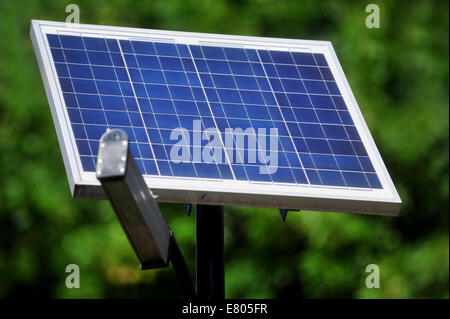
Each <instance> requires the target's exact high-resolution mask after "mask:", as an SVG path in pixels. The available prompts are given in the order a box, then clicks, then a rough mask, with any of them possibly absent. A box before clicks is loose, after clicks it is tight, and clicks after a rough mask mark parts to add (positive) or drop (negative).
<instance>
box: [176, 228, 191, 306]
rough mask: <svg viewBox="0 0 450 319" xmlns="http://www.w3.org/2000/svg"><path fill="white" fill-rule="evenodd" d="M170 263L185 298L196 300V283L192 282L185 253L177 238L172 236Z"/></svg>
mask: <svg viewBox="0 0 450 319" xmlns="http://www.w3.org/2000/svg"><path fill="white" fill-rule="evenodd" d="M170 261H171V262H172V266H173V269H174V270H175V273H176V275H177V278H178V281H179V282H180V285H181V290H182V291H183V295H184V297H185V298H189V299H194V298H195V297H196V292H195V287H194V281H193V280H192V277H191V273H190V272H189V268H188V266H187V264H186V261H185V260H184V257H183V253H182V252H181V250H180V247H179V246H178V243H177V241H176V239H175V237H173V236H172V238H171V242H170Z"/></svg>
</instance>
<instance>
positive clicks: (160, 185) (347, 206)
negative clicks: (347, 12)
mask: <svg viewBox="0 0 450 319" xmlns="http://www.w3.org/2000/svg"><path fill="white" fill-rule="evenodd" d="M47 33H53V34H55V33H57V34H66V35H76V36H81V35H82V36H85V37H105V38H114V39H133V40H144V41H145V40H146V41H160V42H171V43H182V44H195V45H215V46H217V45H220V46H224V47H225V46H228V47H240V48H252V49H266V50H267V49H268V50H279V51H287V50H290V51H292V52H313V53H322V54H324V55H325V57H326V60H327V61H328V64H329V67H330V69H331V71H332V73H333V75H334V77H335V81H336V83H337V85H338V88H339V90H340V91H341V94H342V97H343V99H344V101H345V103H346V105H347V108H348V111H349V112H350V114H351V116H352V119H353V121H354V123H355V126H356V127H357V130H358V133H359V135H360V136H361V140H362V141H363V144H364V146H365V148H366V151H367V153H368V155H369V157H370V159H371V161H372V164H373V166H374V168H375V172H376V173H377V175H378V177H379V180H380V182H381V185H382V187H383V188H382V189H365V188H363V189H359V188H349V187H330V186H316V185H299V184H290V185H289V184H281V183H272V184H269V183H261V182H249V181H238V180H213V179H189V178H182V177H180V178H176V179H174V177H170V178H168V177H160V176H147V175H145V176H144V178H145V181H146V183H147V185H148V186H149V187H150V188H151V190H152V192H153V193H155V194H156V195H158V201H160V202H170V203H197V204H211V205H232V206H255V207H269V208H288V209H297V210H320V211H331V212H349V213H362V214H372V215H390V216H396V215H398V213H399V211H400V206H401V199H400V197H399V195H398V193H397V191H396V188H395V186H394V184H393V182H392V180H391V178H390V176H389V173H388V171H387V169H386V167H385V164H384V163H383V160H382V158H381V156H380V154H379V151H378V149H377V147H376V145H375V142H374V140H373V139H372V136H371V134H370V132H369V129H368V127H367V125H366V123H365V121H364V119H363V116H362V114H361V111H360V109H359V106H358V104H357V102H356V100H355V97H354V95H353V93H352V91H351V89H350V86H349V84H348V82H347V79H346V77H345V75H344V72H343V70H342V67H341V65H340V63H339V61H338V59H337V56H336V54H335V51H334V49H333V46H332V44H331V43H330V42H329V41H310V40H291V39H279V38H261V37H248V36H231V35H217V34H206V33H191V32H178V31H162V30H151V29H138V28H124V27H110V26H98V25H84V24H68V23H64V22H51V21H41V20H32V22H31V28H30V35H31V39H32V42H33V45H34V49H35V52H36V56H37V60H38V63H39V68H40V71H41V75H42V78H43V80H44V85H45V90H46V94H47V98H48V101H49V104H50V109H51V113H52V117H53V121H54V124H55V128H56V132H57V136H58V141H59V144H60V148H61V152H62V155H63V159H64V165H65V169H66V173H67V177H68V180H69V184H70V189H71V193H72V196H74V197H84V198H99V199H105V198H106V194H105V193H104V191H103V189H102V187H101V185H100V183H99V181H98V180H97V178H96V176H95V172H85V171H83V169H82V166H81V162H80V159H79V156H78V152H77V147H76V143H75V138H74V135H73V132H72V130H71V125H70V120H69V117H68V113H67V110H66V108H65V104H64V99H63V95H62V90H61V88H60V84H59V81H58V77H57V74H56V70H55V67H54V64H53V63H52V57H51V52H50V48H49V44H48V41H47V38H46V34H47Z"/></svg>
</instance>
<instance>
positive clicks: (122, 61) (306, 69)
mask: <svg viewBox="0 0 450 319" xmlns="http://www.w3.org/2000/svg"><path fill="white" fill-rule="evenodd" d="M47 39H48V43H49V46H50V50H51V52H52V57H53V62H54V66H55V69H56V72H57V75H58V78H59V82H60V86H61V89H62V92H63V96H64V101H65V105H66V108H67V112H68V116H69V119H70V121H71V124H72V130H73V134H74V137H75V140H76V145H77V148H78V153H79V155H80V161H81V164H82V166H83V169H84V170H85V171H95V165H96V161H97V151H98V142H99V139H100V137H101V135H102V134H103V133H104V132H105V131H106V129H107V128H111V129H114V128H120V129H123V130H125V131H126V132H127V133H128V135H129V137H130V148H131V152H132V154H133V156H134V157H135V159H136V162H137V164H138V166H139V168H140V169H141V171H142V172H143V174H147V175H158V176H176V177H194V178H212V179H237V180H250V181H258V182H269V183H272V182H274V183H289V184H312V185H325V186H341V187H356V188H382V186H381V183H380V180H379V179H378V176H377V174H376V173H375V170H374V167H373V165H372V162H371V160H370V158H369V157H368V154H367V152H366V150H365V147H364V145H363V143H362V141H361V138H360V135H359V134H358V130H357V129H356V127H355V125H354V123H353V120H352V118H351V115H350V113H349V111H348V109H347V106H346V104H345V102H344V99H343V98H342V96H341V92H340V90H339V88H338V86H337V84H336V82H335V78H334V76H333V73H332V72H331V70H330V68H329V66H328V63H327V61H326V58H325V56H324V55H323V54H319V53H303V52H289V51H268V50H254V49H243V48H230V47H225V48H222V47H217V46H198V45H189V46H188V45H185V44H174V43H157V42H145V41H128V40H116V39H103V38H92V37H77V36H67V35H56V34H48V35H47ZM180 127H181V128H183V129H184V130H183V131H181V130H176V129H178V128H180ZM207 128H213V129H215V130H218V131H219V132H220V136H219V135H216V136H212V137H211V136H209V139H208V140H202V139H200V144H201V145H198V146H195V147H193V146H192V145H193V141H192V139H193V138H195V137H194V136H195V135H196V133H197V132H198V133H199V134H200V133H201V132H203V131H204V130H205V129H207ZM228 128H231V129H238V128H240V129H242V130H245V129H247V128H253V129H254V130H255V132H258V129H265V130H266V132H267V135H268V136H266V137H265V140H264V139H261V140H258V141H256V142H254V143H251V142H249V140H248V139H246V137H245V135H243V134H241V135H237V136H236V139H240V138H241V137H242V139H243V141H244V144H243V145H242V144H239V145H240V148H236V144H233V143H232V144H231V147H230V144H227V143H226V142H225V140H226V135H225V130H226V129H228ZM271 129H272V131H270V130H271ZM274 129H276V130H277V132H278V134H277V135H275V141H276V145H277V149H276V152H275V153H274V155H276V159H277V160H276V163H274V162H270V161H267V159H268V157H267V155H268V151H267V152H265V151H263V150H265V149H266V147H267V145H269V143H270V136H269V135H273V134H275V133H273V132H275V131H273V130H274ZM174 130H175V131H174ZM216 139H217V140H216ZM183 143H184V144H183ZM209 143H211V144H209ZM213 143H215V144H214V145H215V147H218V148H219V149H220V150H221V151H222V153H221V155H220V158H219V157H218V158H215V159H214V158H213V159H212V160H211V158H210V160H209V161H205V159H204V156H212V155H214V154H215V153H214V152H211V148H209V149H208V148H207V147H208V145H212V144H213ZM175 144H176V145H177V146H178V148H174V145H175ZM180 146H184V148H183V147H180ZM183 150H188V152H189V155H190V159H191V160H190V162H188V163H186V162H180V163H176V162H174V161H173V156H177V155H180V156H181V153H182V152H183ZM249 150H254V151H255V154H256V157H257V161H256V162H255V161H254V160H252V159H251V158H249V156H248V154H249V153H248V151H249ZM208 154H209V155H208ZM216 156H217V155H216ZM259 156H260V157H259ZM260 158H262V159H264V158H265V159H266V160H265V161H261V160H260ZM258 160H259V161H258ZM274 168H275V169H274ZM264 171H265V172H266V174H264V173H263V172H264ZM267 172H269V174H267Z"/></svg>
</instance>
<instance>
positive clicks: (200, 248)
mask: <svg viewBox="0 0 450 319" xmlns="http://www.w3.org/2000/svg"><path fill="white" fill-rule="evenodd" d="M223 227H224V225H223V206H210V205H197V206H196V211H195V232H196V241H197V245H196V263H197V269H196V273H197V278H196V280H197V282H196V285H197V297H198V298H199V299H215V300H218V299H225V266H224V237H223V236H224V234H223Z"/></svg>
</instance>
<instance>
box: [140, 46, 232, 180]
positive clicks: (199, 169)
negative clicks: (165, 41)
mask: <svg viewBox="0 0 450 319" xmlns="http://www.w3.org/2000/svg"><path fill="white" fill-rule="evenodd" d="M178 55H179V53H174V54H172V57H175V58H171V59H172V60H170V63H172V64H173V65H175V66H176V67H177V68H178V70H183V71H185V69H184V67H181V64H180V63H179V62H180V60H179V57H178ZM157 59H158V63H161V65H162V61H161V60H160V59H159V57H157ZM143 62H145V60H143ZM155 62H156V61H155ZM166 62H167V61H166ZM167 63H168V62H167ZM175 66H173V67H172V68H175ZM162 69H164V68H162ZM140 71H141V70H140ZM141 75H142V74H141ZM162 79H163V81H162V82H161V84H163V83H164V85H163V86H160V88H166V87H167V88H166V92H167V94H168V96H167V97H168V98H169V99H168V100H171V101H174V104H175V106H176V105H177V102H176V101H177V100H179V99H176V98H174V96H175V95H176V94H191V97H192V98H191V99H189V100H187V102H189V103H192V102H191V101H192V100H195V99H194V98H193V96H194V92H193V91H192V88H191V87H189V86H178V88H184V91H178V92H177V90H176V89H175V86H170V85H168V84H167V83H168V82H169V81H168V80H167V76H166V71H163V72H162ZM145 89H146V90H147V95H148V97H149V98H150V96H151V94H149V90H148V86H146V87H145ZM188 92H190V93H188ZM150 100H151V98H150ZM151 104H153V103H151ZM191 106H195V107H196V108H197V105H196V104H195V103H193V104H192V105H191ZM180 107H181V106H180ZM152 108H153V114H158V113H156V112H155V110H154V106H153V105H152ZM173 111H175V109H174V110H173ZM174 114H175V118H176V119H177V122H178V124H179V125H178V126H179V127H183V125H182V123H181V120H180V119H182V118H187V117H188V115H183V112H182V111H180V109H178V108H177V112H174V113H170V116H174ZM196 114H198V115H199V114H200V113H199V111H198V109H197V110H196ZM167 116H169V115H167ZM192 119H194V117H192ZM155 122H156V124H157V126H158V128H159V133H161V127H160V124H159V123H158V120H157V121H155ZM184 126H186V125H184ZM188 131H190V130H188ZM161 139H162V140H163V138H162V137H161ZM163 145H164V146H166V144H163ZM167 152H168V151H167V150H165V153H166V156H167ZM166 158H167V159H168V156H167V157H166ZM191 163H192V162H191ZM183 165H184V166H185V167H184V171H183V172H181V173H186V166H189V165H191V168H192V169H193V171H194V175H195V176H196V177H199V178H209V177H211V175H212V174H211V173H213V174H215V175H214V177H215V178H229V176H225V175H224V172H225V173H226V169H225V167H223V166H221V167H220V168H219V166H218V165H216V164H200V163H199V164H197V165H195V162H194V165H193V166H192V164H189V163H184V164H183ZM177 166H178V164H174V165H170V167H171V170H172V173H173V170H175V169H176V168H177ZM205 172H208V173H209V176H208V174H205Z"/></svg>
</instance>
